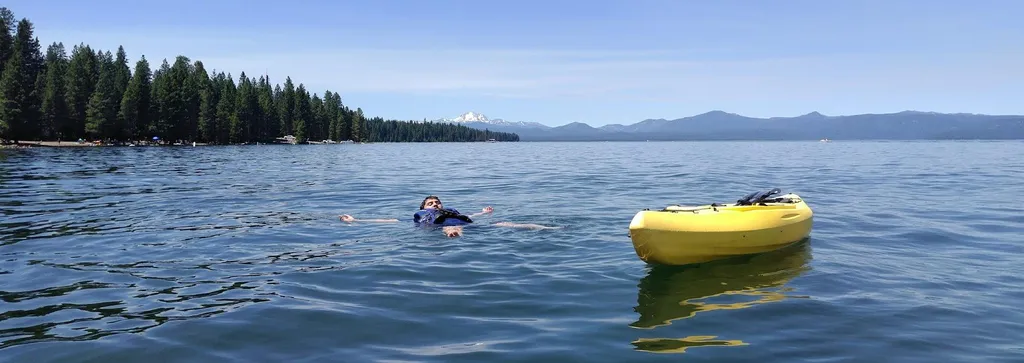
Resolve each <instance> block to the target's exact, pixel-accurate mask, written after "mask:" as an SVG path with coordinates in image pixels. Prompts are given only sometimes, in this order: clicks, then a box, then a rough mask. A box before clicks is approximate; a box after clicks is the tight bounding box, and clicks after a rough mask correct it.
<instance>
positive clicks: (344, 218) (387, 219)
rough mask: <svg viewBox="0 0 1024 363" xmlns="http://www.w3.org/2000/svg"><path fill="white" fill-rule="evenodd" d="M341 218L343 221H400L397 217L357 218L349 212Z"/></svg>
mask: <svg viewBox="0 0 1024 363" xmlns="http://www.w3.org/2000/svg"><path fill="white" fill-rule="evenodd" d="M339 218H340V219H341V221H342V222H350V223H351V222H384V223H392V222H398V219H395V218H377V219H355V217H352V216H350V215H348V214H342V215H341V216H340V217H339Z"/></svg>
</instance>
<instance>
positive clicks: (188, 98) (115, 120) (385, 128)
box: [0, 7, 519, 144]
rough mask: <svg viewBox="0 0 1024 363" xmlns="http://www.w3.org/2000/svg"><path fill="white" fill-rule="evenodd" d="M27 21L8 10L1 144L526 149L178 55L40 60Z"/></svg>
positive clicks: (53, 55) (1, 47) (99, 54)
mask: <svg viewBox="0 0 1024 363" xmlns="http://www.w3.org/2000/svg"><path fill="white" fill-rule="evenodd" d="M33 33H34V26H33V24H32V22H31V21H29V20H28V19H27V18H22V19H21V20H20V21H18V22H17V23H15V17H14V14H13V13H12V12H11V11H10V10H9V9H7V8H5V7H0V139H3V140H5V141H9V140H78V139H86V140H104V141H108V142H125V141H132V140H151V139H153V138H154V137H155V138H159V139H160V140H165V141H182V142H192V141H197V142H203V143H211V144H239V143H253V142H264V143H269V142H274V141H275V139H276V138H278V137H283V136H286V135H293V136H294V137H295V139H296V141H297V142H305V141H321V140H333V141H344V140H352V141H357V142H437V141H486V140H490V139H494V140H497V141H519V136H518V135H516V134H514V133H505V132H493V131H489V130H479V129H473V128H469V127H466V126H463V125H453V124H448V123H431V122H423V123H418V122H411V121H398V120H384V119H383V118H380V117H373V118H368V117H366V116H364V115H363V110H362V109H361V108H356V109H355V110H353V109H351V108H349V107H348V106H346V105H345V104H344V103H343V102H342V100H341V95H339V94H338V93H337V92H332V91H330V90H326V91H324V93H323V94H322V95H319V94H317V93H314V92H310V91H309V90H308V89H306V87H305V85H304V84H302V83H299V84H298V85H296V84H295V83H294V82H293V81H292V79H291V77H286V78H285V80H284V85H283V86H282V85H281V84H272V83H271V81H270V79H269V77H268V76H267V75H261V76H260V77H259V78H256V77H250V76H248V75H246V74H245V72H244V71H243V72H241V73H240V74H239V75H238V78H237V81H236V79H235V78H234V77H233V76H232V75H231V73H225V72H223V71H221V72H216V71H214V72H208V71H207V70H206V67H205V65H204V64H203V62H202V61H199V60H195V61H193V60H191V59H189V58H188V57H186V56H184V55H179V56H177V57H176V58H175V59H174V62H173V63H169V62H168V61H167V60H166V59H164V60H163V62H162V63H161V64H160V66H159V67H157V68H156V69H155V70H153V69H152V68H151V65H150V63H149V61H148V60H147V59H146V57H145V56H144V55H143V56H141V57H140V59H139V60H138V61H137V62H136V63H135V67H134V70H133V69H130V68H129V65H128V57H127V54H126V53H125V50H124V47H123V46H122V47H118V49H117V52H116V54H114V53H111V52H110V51H109V50H108V51H102V50H99V49H93V48H92V47H90V46H88V45H86V44H84V43H80V44H78V45H75V46H73V47H72V49H71V51H70V54H68V51H67V49H66V48H65V46H64V44H63V43H61V42H54V43H52V44H50V45H49V46H48V47H47V49H46V54H45V56H44V55H43V54H42V51H41V46H40V43H39V39H38V38H36V37H35V36H34V35H33Z"/></svg>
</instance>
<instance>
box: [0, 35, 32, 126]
mask: <svg viewBox="0 0 1024 363" xmlns="http://www.w3.org/2000/svg"><path fill="white" fill-rule="evenodd" d="M4 22H6V21H4ZM16 34H17V35H16V36H15V37H14V47H13V49H12V52H11V55H10V57H9V58H8V59H7V63H6V64H5V65H4V71H3V74H2V75H0V138H5V139H10V140H18V139H24V138H32V137H34V136H37V135H38V130H39V129H40V127H39V115H40V110H41V102H40V97H41V96H42V95H41V90H39V91H37V88H36V83H37V81H39V73H40V72H41V71H42V69H43V56H42V54H41V53H40V50H39V40H38V39H35V37H34V36H33V25H32V22H30V21H28V19H21V21H20V22H18V28H17V32H16Z"/></svg>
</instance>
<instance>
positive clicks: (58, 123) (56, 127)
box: [40, 43, 68, 139]
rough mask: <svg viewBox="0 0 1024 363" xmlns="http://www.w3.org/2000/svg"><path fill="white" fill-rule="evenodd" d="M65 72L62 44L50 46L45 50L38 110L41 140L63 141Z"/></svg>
mask: <svg viewBox="0 0 1024 363" xmlns="http://www.w3.org/2000/svg"><path fill="white" fill-rule="evenodd" d="M67 71H68V55H67V52H66V51H65V50H64V44H62V43H53V44H51V45H50V46H49V47H48V48H47V49H46V67H45V70H44V74H45V75H44V81H43V93H42V105H41V109H40V133H41V135H40V136H41V137H42V138H43V139H55V138H57V139H63V135H61V133H60V132H61V130H64V129H65V124H66V123H67V118H68V107H67V100H66V99H65V96H64V94H65V92H66V87H65V86H64V82H65V81H66V79H67Z"/></svg>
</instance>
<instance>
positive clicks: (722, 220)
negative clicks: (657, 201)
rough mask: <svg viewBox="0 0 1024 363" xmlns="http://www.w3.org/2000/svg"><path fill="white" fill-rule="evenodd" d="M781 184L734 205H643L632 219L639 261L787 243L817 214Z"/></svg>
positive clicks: (684, 260)
mask: <svg viewBox="0 0 1024 363" xmlns="http://www.w3.org/2000/svg"><path fill="white" fill-rule="evenodd" d="M779 193H780V191H779V190H778V189H772V190H770V191H768V192H762V193H751V194H749V195H747V196H746V197H744V198H743V199H740V200H737V201H736V203H731V204H710V205H703V206H693V207H684V206H678V205H674V206H668V207H666V208H665V209H662V210H643V211H640V212H638V213H637V214H636V215H635V216H633V220H632V221H630V223H629V237H630V239H632V240H633V249H635V250H636V254H637V256H638V257H640V259H641V260H643V261H645V262H648V263H655V264H662V265H686V264H693V263H701V262H707V261H713V260H718V259H722V258H727V257H733V256H740V255H749V254H757V253H762V252H768V251H772V250H776V249H779V248H782V247H786V246H788V245H791V244H793V243H796V242H800V241H802V240H804V239H805V238H807V236H808V235H810V233H811V224H812V221H813V213H812V212H811V208H810V207H808V206H807V204H806V203H805V202H804V201H803V200H802V199H801V198H800V196H798V195H796V194H793V193H789V194H784V195H776V194H779Z"/></svg>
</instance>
